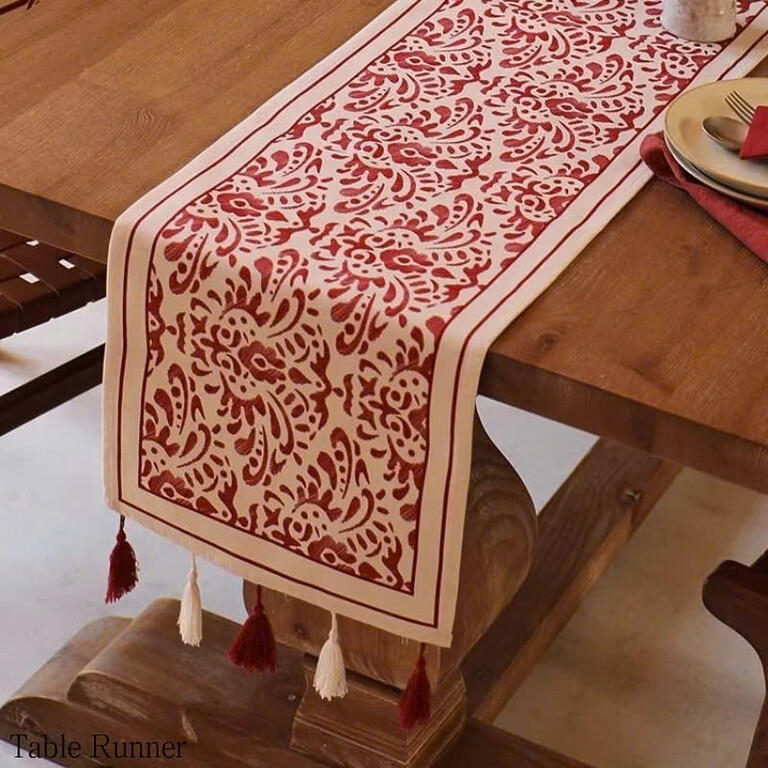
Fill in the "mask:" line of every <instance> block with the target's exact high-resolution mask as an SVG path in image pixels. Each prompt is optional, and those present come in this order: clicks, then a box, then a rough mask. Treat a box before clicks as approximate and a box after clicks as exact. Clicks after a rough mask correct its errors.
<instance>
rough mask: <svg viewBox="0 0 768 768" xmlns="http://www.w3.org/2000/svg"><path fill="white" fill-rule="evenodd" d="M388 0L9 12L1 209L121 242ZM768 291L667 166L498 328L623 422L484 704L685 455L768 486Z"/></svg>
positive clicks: (0, 92) (493, 358)
mask: <svg viewBox="0 0 768 768" xmlns="http://www.w3.org/2000/svg"><path fill="white" fill-rule="evenodd" d="M389 2H390V0H261V1H260V2H258V3H254V2H251V0H220V2H217V3H216V4H211V3H210V2H209V0H44V2H42V3H41V4H39V5H37V6H35V7H34V8H33V9H31V10H30V11H25V10H18V11H14V12H11V13H8V14H5V15H4V16H0V228H3V229H9V230H12V231H16V232H20V233H22V234H25V235H29V236H33V237H35V238H37V239H39V240H41V241H44V242H47V243H49V244H52V245H56V246H59V247H62V248H65V249H67V250H71V251H74V252H76V253H80V254H82V255H84V256H89V257H93V258H96V259H101V260H104V259H106V254H107V244H108V240H109V235H110V231H111V228H112V225H113V222H114V220H115V218H116V217H117V216H118V215H119V214H120V213H121V212H122V211H123V210H124V209H125V208H126V207H127V206H128V205H129V204H130V203H131V202H133V201H134V200H136V199H137V198H139V197H140V196H141V195H142V194H143V193H144V192H146V191H147V190H148V189H149V188H151V187H152V186H154V185H155V184H157V183H158V182H159V181H161V180H162V179H164V178H166V177H167V176H168V175H170V174H171V173H172V172H173V171H175V170H176V169H178V168H179V167H180V166H182V165H183V164H184V163H185V162H186V161H188V160H189V159H190V158H192V157H193V156H194V155H196V154H197V153H199V152H200V151H201V150H203V149H204V148H205V147H206V146H208V145H209V144H210V143H211V142H213V141H214V140H215V139H216V138H218V137H219V136H220V135H221V134H222V133H223V132H224V131H225V130H226V129H228V128H229V127H231V126H232V125H233V124H235V123H236V122H238V121H239V120H241V119H242V118H243V117H245V116H246V115H247V114H248V113H249V112H250V111H252V110H253V109H254V108H255V107H256V106H258V105H259V104H260V103H262V102H263V101H264V100H265V99H266V98H268V97H269V96H271V95H272V94H273V93H275V92H277V91H278V90H280V89H281V88H282V87H283V86H285V85H286V84H288V83H289V82H291V81H292V80H293V79H295V78H296V77H297V76H298V75H300V74H301V73H302V72H304V71H305V70H306V69H308V68H309V67H310V66H311V65H313V64H314V63H316V62H317V61H319V60H320V59H322V58H323V57H324V56H325V55H326V54H328V53H330V52H331V51H332V50H334V49H335V48H336V47H338V45H340V44H341V43H342V42H343V41H344V40H346V39H347V38H348V37H349V36H350V35H352V34H353V33H354V32H355V31H357V30H358V29H359V28H360V27H362V26H363V25H364V24H365V23H366V22H367V21H369V20H370V19H372V18H373V17H374V16H376V15H377V14H378V13H379V12H380V11H381V10H382V9H383V8H384V7H386V6H387V5H388V4H389ZM190 51H194V52H195V54H194V56H192V55H190ZM764 70H765V71H766V72H768V66H766V67H764ZM649 222H653V225H652V226H649ZM767 309H768V270H767V269H766V267H765V265H764V264H762V263H761V262H760V261H759V260H758V259H757V258H755V257H754V256H753V255H752V254H751V253H749V252H748V251H747V250H746V249H745V248H743V247H741V246H740V245H739V244H738V243H737V242H736V241H735V240H734V239H733V238H732V237H730V236H729V235H728V234H727V233H725V232H724V231H723V230H722V229H721V228H720V227H719V226H718V225H717V224H715V223H714V222H713V221H712V220H711V219H710V218H709V217H708V216H707V215H705V214H704V213H702V212H701V210H700V209H698V208H697V207H696V206H695V205H694V204H693V203H692V202H691V201H690V200H689V198H687V197H686V196H685V195H684V194H682V193H681V192H679V191H677V190H675V189H672V188H670V187H667V186H665V185H662V184H660V183H657V182H652V183H650V184H649V185H648V186H647V187H646V188H645V189H644V190H643V191H642V192H641V193H640V194H639V195H638V196H637V197H636V198H635V199H634V200H633V201H632V203H631V204H630V205H628V206H627V207H626V208H625V209H624V211H623V212H622V213H621V214H620V215H619V216H618V217H617V218H616V219H615V220H614V221H613V222H612V223H611V224H610V225H609V227H608V228H607V229H606V230H605V232H604V233H603V234H602V235H600V236H599V237H597V238H596V239H595V241H593V243H592V244H591V245H590V246H589V247H588V248H587V249H586V250H585V252H584V253H583V254H582V255H581V256H580V258H579V259H577V260H576V262H575V263H574V264H573V265H572V266H571V267H570V268H569V269H568V270H567V271H566V273H565V274H564V275H563V276H562V277H561V278H560V279H559V280H558V281H557V283H556V284H555V285H554V286H553V287H551V288H550V289H549V290H548V291H547V292H546V293H545V294H544V295H543V296H542V297H541V298H540V299H538V300H537V301H536V302H535V303H534V305H533V306H531V307H530V308H529V309H528V310H527V311H526V312H525V313H523V315H521V316H520V317H519V318H518V319H517V320H516V321H515V323H514V324H513V325H512V326H511V327H510V328H508V329H507V330H506V331H505V332H504V333H503V334H502V335H501V337H500V338H499V339H498V340H497V341H496V342H495V343H494V345H493V346H492V348H491V351H490V353H489V355H488V357H487V360H486V364H485V368H484V371H483V376H482V381H481V392H482V393H484V394H486V395H489V396H490V397H493V398H495V399H497V400H501V401H504V402H507V403H510V404H512V405H516V406H518V407H521V408H524V409H526V410H529V411H533V412H535V413H539V414H542V415H544V416H547V417H549V418H552V419H555V420H557V421H560V422H562V423H565V424H569V425H572V426H575V427H579V428H581V429H585V430H588V431H590V432H593V433H596V434H598V435H600V436H601V437H603V438H604V439H603V440H601V441H600V442H599V443H598V445H597V446H596V448H595V449H593V451H592V452H591V453H590V454H589V455H588V457H587V458H586V459H585V460H584V462H582V464H581V465H580V466H579V468H578V469H577V470H576V472H574V474H573V475H572V476H571V478H570V479H569V480H568V481H567V482H566V484H565V485H564V486H563V488H561V490H560V491H559V492H558V494H557V495H556V496H555V498H554V499H553V500H552V501H551V502H550V504H549V505H548V507H547V508H546V509H545V510H544V512H543V513H542V515H541V516H540V518H539V529H540V537H539V546H538V550H537V554H536V557H535V560H534V562H533V566H532V571H531V574H530V576H529V578H528V580H527V582H526V583H525V585H524V586H523V588H522V589H521V590H520V591H519V592H518V593H517V594H516V595H515V598H514V600H513V601H512V603H511V605H510V606H509V607H508V608H507V609H506V610H505V611H504V612H503V613H502V614H501V616H500V617H499V618H498V620H497V621H496V623H495V624H494V625H493V627H492V628H491V630H490V631H489V632H488V633H487V634H486V635H485V637H483V639H482V640H481V641H480V642H479V643H478V645H477V646H476V647H475V649H474V650H473V651H472V652H471V653H470V654H469V656H468V657H467V658H466V659H465V660H464V663H463V665H462V669H463V672H464V677H465V680H466V684H467V690H468V695H469V708H470V714H472V715H473V716H474V717H475V718H476V719H482V720H486V721H488V720H491V719H492V718H493V716H494V715H495V714H496V713H497V712H498V711H499V709H500V708H501V706H502V705H503V703H504V701H505V700H506V698H507V697H508V696H509V695H510V694H511V693H512V692H513V691H514V690H515V688H516V687H517V686H518V685H519V683H520V682H521V681H522V679H523V677H524V675H525V674H526V673H527V671H528V670H529V669H530V668H531V666H532V665H533V664H534V663H535V661H536V659H537V658H538V657H539V656H540V654H541V653H542V652H543V650H544V649H545V648H546V647H547V645H548V644H549V642H550V641H551V639H552V638H553V637H554V636H555V634H556V632H557V630H558V629H559V628H560V627H561V626H562V625H563V624H564V623H565V621H567V619H568V617H569V616H570V614H571V612H572V611H573V610H574V609H575V606H576V605H577V603H578V600H579V597H580V596H581V595H582V594H583V592H584V591H585V590H586V589H587V588H588V587H589V586H590V585H591V584H592V583H593V582H594V580H595V579H596V578H597V577H598V575H599V573H600V572H601V571H602V570H603V569H604V568H605V566H606V565H607V564H608V563H609V562H610V560H611V558H612V556H613V554H614V553H615V552H616V551H618V549H619V548H620V546H621V544H623V543H624V541H626V539H627V538H628V537H629V535H631V533H632V531H633V530H634V529H635V528H636V526H637V525H638V524H639V523H640V521H641V520H642V519H643V518H644V516H645V515H646V514H647V512H648V511H649V510H650V509H651V507H652V506H653V503H654V502H655V500H656V499H657V498H658V497H659V496H660V495H661V493H662V492H663V490H664V489H665V488H666V487H667V485H668V484H669V482H671V479H672V478H673V477H674V475H675V472H676V470H677V466H678V465H685V466H690V467H695V468H698V469H701V470H704V471H706V472H709V473H712V474H715V475H717V476H719V477H722V478H725V479H727V480H731V481H733V482H736V483H739V484H741V485H745V486H748V487H751V488H754V489H757V490H759V491H762V492H766V491H768V311H766V310H767ZM575 509H577V510H578V511H579V514H578V515H574V514H573V511H574V510H575ZM473 727H474V726H473ZM474 733H475V732H474V731H473V734H474ZM484 733H486V735H487V732H485V731H484ZM472 738H475V736H474V735H473V736H472ZM488 738H489V739H490V738H491V737H490V736H489V737H488ZM493 738H496V736H494V737H493ZM499 738H500V737H499ZM502 741H503V739H502ZM505 743H506V742H505ZM507 746H508V748H509V749H512V747H509V745H507ZM530 748H531V747H529V746H525V749H530ZM509 754H512V752H510V753H509ZM546 759H547V760H549V759H550V758H549V757H547V758H546ZM541 760H542V762H539V763H535V762H534V763H532V764H535V765H550V764H554V763H548V762H546V761H545V759H544V758H541ZM563 764H569V763H563Z"/></svg>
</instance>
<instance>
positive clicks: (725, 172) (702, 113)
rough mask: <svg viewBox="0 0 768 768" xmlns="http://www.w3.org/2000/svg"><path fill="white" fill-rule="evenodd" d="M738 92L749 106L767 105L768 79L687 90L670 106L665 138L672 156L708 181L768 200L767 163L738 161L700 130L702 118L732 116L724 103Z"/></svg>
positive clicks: (724, 83)
mask: <svg viewBox="0 0 768 768" xmlns="http://www.w3.org/2000/svg"><path fill="white" fill-rule="evenodd" d="M734 90H735V91H738V92H739V93H740V94H741V95H742V96H743V97H744V98H745V99H746V100H747V101H748V102H749V103H750V104H752V105H753V106H758V105H760V104H766V105H768V78H765V77H749V78H744V79H741V80H724V81H718V82H716V83H708V84H706V85H700V86H699V87H698V88H693V89H692V90H690V91H686V92H685V93H683V94H682V95H681V96H679V97H678V98H677V99H675V101H674V102H672V104H671V105H670V106H669V108H668V109H667V114H666V118H665V121H664V136H665V138H666V140H667V143H668V144H669V145H670V146H671V147H672V148H673V149H674V150H675V153H676V154H677V155H678V156H680V157H682V158H683V159H684V160H686V161H687V164H688V165H692V166H695V167H696V168H698V169H699V170H700V171H702V172H703V173H704V174H706V175H707V176H709V177H710V178H711V179H714V180H716V181H719V182H720V183H721V184H724V185H726V186H727V187H732V188H733V189H736V190H738V191H740V192H745V193H747V194H748V195H752V196H753V197H763V198H768V162H764V161H758V160H741V159H740V158H739V156H738V155H737V154H736V153H735V152H729V151H728V150H727V149H725V148H724V147H721V146H720V145H719V144H717V143H716V142H715V141H713V140H712V139H710V138H709V136H707V134H706V133H704V129H703V127H702V125H701V124H702V121H703V120H704V118H705V117H710V116H712V115H727V116H729V117H735V115H734V114H733V113H732V112H731V110H730V109H729V108H728V106H727V105H726V103H725V96H726V94H727V93H729V92H730V91H734Z"/></svg>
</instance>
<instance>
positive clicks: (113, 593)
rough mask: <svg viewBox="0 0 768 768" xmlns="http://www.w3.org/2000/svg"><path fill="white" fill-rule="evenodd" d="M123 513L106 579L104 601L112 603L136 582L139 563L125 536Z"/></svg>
mask: <svg viewBox="0 0 768 768" xmlns="http://www.w3.org/2000/svg"><path fill="white" fill-rule="evenodd" d="M124 528H125V515H120V530H118V532H117V543H116V544H115V546H114V547H113V549H112V553H111V554H110V556H109V578H108V579H107V595H106V597H105V598H104V602H106V603H114V602H116V601H117V600H119V599H120V598H121V597H122V596H123V595H127V594H128V593H129V592H130V591H131V590H132V589H133V588H134V587H135V586H136V585H137V584H138V583H139V576H138V570H139V565H138V563H137V562H136V553H135V552H134V551H133V547H132V546H131V545H130V544H129V543H128V540H127V539H126V538H125V530H124Z"/></svg>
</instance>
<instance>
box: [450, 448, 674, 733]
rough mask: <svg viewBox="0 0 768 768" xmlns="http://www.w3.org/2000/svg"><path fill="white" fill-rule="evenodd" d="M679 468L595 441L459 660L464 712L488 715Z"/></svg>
mask: <svg viewBox="0 0 768 768" xmlns="http://www.w3.org/2000/svg"><path fill="white" fill-rule="evenodd" d="M678 471H679V467H678V466H677V465H674V464H670V463H668V462H665V461H663V460H661V459H658V458H655V457H653V456H649V455H647V454H644V453H640V452H638V451H635V450H632V449H631V448H627V447H625V446H622V445H619V444H618V443H612V442H609V441H606V440H601V441H600V442H598V443H597V445H596V446H595V447H594V448H593V449H592V450H591V451H590V452H589V454H587V456H586V457H585V458H584V460H583V461H582V462H581V464H579V466H578V467H577V468H576V469H575V470H574V472H573V474H572V475H571V476H570V477H569V478H568V480H567V481H566V482H565V483H564V484H563V486H562V487H561V488H560V490H559V491H558V492H557V493H556V494H555V496H554V497H553V498H552V500H551V501H550V502H549V504H547V506H546V507H545V509H544V511H543V512H542V513H541V515H540V516H539V543H538V547H537V550H536V555H535V557H534V561H533V565H532V566H531V571H530V573H529V575H528V578H527V579H526V581H525V582H524V584H523V585H522V587H521V588H520V590H519V591H518V592H517V594H516V595H515V597H514V598H513V600H512V602H511V603H510V605H509V606H508V607H507V608H506V609H505V610H504V611H503V612H502V613H501V615H500V616H499V617H498V619H496V621H495V622H494V624H493V625H492V626H491V627H490V629H489V630H488V631H487V632H486V633H485V635H484V636H483V637H482V638H481V640H480V641H479V642H478V643H477V645H475V647H474V648H473V650H472V651H471V652H470V654H469V655H468V656H467V657H466V659H465V660H464V663H463V664H462V670H463V672H464V679H465V683H466V687H467V695H468V702H469V715H470V717H475V718H478V719H479V720H482V721H485V722H491V721H493V720H494V718H495V717H496V715H498V713H499V712H500V711H501V709H502V707H503V706H504V704H505V703H506V702H507V700H508V699H509V697H510V696H511V695H512V694H513V693H514V692H515V691H516V690H517V688H518V687H519V686H520V684H521V683H522V682H523V680H524V679H525V678H526V676H527V675H528V673H529V672H530V671H531V669H532V668H533V666H534V665H535V664H536V662H537V661H538V660H539V658H541V656H542V654H543V653H544V651H546V649H547V648H548V647H549V645H550V643H552V641H553V640H554V639H555V637H556V636H557V634H558V632H559V631H560V630H561V629H562V628H563V626H565V624H566V623H567V622H568V619H570V617H571V616H572V615H573V613H574V611H575V610H576V608H577V607H578V605H579V602H580V601H581V598H582V597H583V595H584V594H585V593H586V592H587V591H588V590H589V589H590V588H591V587H592V585H593V584H594V583H595V582H596V581H597V579H598V577H599V576H600V574H602V573H603V571H604V570H605V569H606V568H607V567H608V565H610V563H611V562H612V560H613V558H614V557H615V556H616V555H617V554H618V552H619V551H620V549H621V547H622V546H623V544H624V543H625V542H626V541H627V540H628V539H629V537H630V536H631V535H632V534H633V533H634V532H635V530H636V529H637V527H638V526H639V525H640V523H642V521H643V520H644V519H645V518H646V516H647V515H648V513H649V512H650V510H651V509H652V508H653V506H654V505H655V504H656V502H657V501H658V499H659V498H660V496H661V495H662V494H663V493H664V491H665V490H666V489H667V487H668V486H669V484H670V483H671V482H672V480H673V479H674V477H675V476H676V475H677V473H678Z"/></svg>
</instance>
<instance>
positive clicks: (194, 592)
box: [178, 555, 203, 646]
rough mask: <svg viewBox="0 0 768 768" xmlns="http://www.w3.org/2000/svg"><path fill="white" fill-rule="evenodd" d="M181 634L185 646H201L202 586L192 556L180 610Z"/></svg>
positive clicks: (195, 562)
mask: <svg viewBox="0 0 768 768" xmlns="http://www.w3.org/2000/svg"><path fill="white" fill-rule="evenodd" d="M178 624H179V634H180V635H181V641H182V642H183V643H184V644H185V645H194V646H199V645H200V642H201V641H202V639H203V607H202V604H201V600H200V586H199V584H198V581H197V561H196V560H195V556H194V555H192V567H191V568H190V569H189V574H188V575H187V585H186V586H185V587H184V594H183V595H182V598H181V608H180V609H179V621H178Z"/></svg>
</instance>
